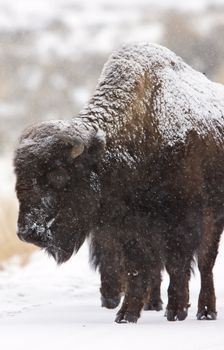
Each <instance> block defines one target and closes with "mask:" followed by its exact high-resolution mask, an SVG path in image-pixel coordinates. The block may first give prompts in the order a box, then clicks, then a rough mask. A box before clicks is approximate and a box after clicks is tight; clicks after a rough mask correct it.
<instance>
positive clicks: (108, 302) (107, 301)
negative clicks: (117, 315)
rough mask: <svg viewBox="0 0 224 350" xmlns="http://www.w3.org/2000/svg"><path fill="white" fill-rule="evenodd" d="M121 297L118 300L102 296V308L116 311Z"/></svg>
mask: <svg viewBox="0 0 224 350" xmlns="http://www.w3.org/2000/svg"><path fill="white" fill-rule="evenodd" d="M120 300H121V298H120V296H119V297H116V298H105V297H103V296H101V306H102V307H106V308H107V309H115V308H116V307H117V306H118V305H119V303H120Z"/></svg>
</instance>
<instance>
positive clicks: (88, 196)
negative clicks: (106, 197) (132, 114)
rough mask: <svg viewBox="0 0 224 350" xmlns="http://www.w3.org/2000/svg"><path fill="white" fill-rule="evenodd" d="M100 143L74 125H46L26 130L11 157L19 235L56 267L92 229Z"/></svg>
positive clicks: (96, 135)
mask: <svg viewBox="0 0 224 350" xmlns="http://www.w3.org/2000/svg"><path fill="white" fill-rule="evenodd" d="M103 146H104V140H103V138H102V137H99V132H96V131H95V130H94V129H91V130H89V129H88V128H85V127H84V126H83V125H82V124H78V123H77V122H76V123H75V122H74V121H73V122H65V121H50V122H43V123H40V124H38V125H34V126H33V127H31V128H29V129H28V130H26V131H25V132H24V134H23V135H22V137H21V139H20V143H19V145H18V148H17V150H16V154H15V161H14V163H15V172H16V178H17V181H16V193H17V197H18V200H19V217H18V236H19V238H20V239H21V240H23V241H25V242H29V243H33V244H35V245H37V246H39V247H41V248H45V249H46V251H47V252H48V253H49V254H51V255H52V256H53V257H54V258H55V260H56V261H57V262H58V263H62V262H64V261H66V260H68V259H69V258H70V257H71V255H72V253H73V252H74V251H77V250H78V249H79V248H80V246H81V245H82V243H83V242H84V240H85V238H86V236H87V235H88V233H89V231H90V230H91V227H92V224H93V221H94V217H95V214H96V211H97V208H98V201H99V196H100V188H99V183H98V173H97V172H98V169H97V164H98V161H99V157H100V154H101V151H102V149H103Z"/></svg>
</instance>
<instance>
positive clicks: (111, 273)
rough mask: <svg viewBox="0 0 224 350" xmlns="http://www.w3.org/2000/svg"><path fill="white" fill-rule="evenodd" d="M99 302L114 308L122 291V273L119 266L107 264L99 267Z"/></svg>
mask: <svg viewBox="0 0 224 350" xmlns="http://www.w3.org/2000/svg"><path fill="white" fill-rule="evenodd" d="M100 272H101V273H100V275H101V287H100V293H101V304H102V307H106V308H107V309H115V308H116V307H117V306H118V305H119V303H120V299H121V294H122V292H123V291H124V282H123V273H122V272H121V269H119V266H114V269H113V268H112V266H107V267H105V266H104V267H103V268H101V271H100Z"/></svg>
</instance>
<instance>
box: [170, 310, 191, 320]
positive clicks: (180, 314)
mask: <svg viewBox="0 0 224 350" xmlns="http://www.w3.org/2000/svg"><path fill="white" fill-rule="evenodd" d="M165 316H166V318H167V320H168V321H176V320H178V321H184V320H185V318H186V317H187V309H183V310H177V311H174V310H166V313H165Z"/></svg>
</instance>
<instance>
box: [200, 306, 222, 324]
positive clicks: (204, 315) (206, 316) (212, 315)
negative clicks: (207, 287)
mask: <svg viewBox="0 0 224 350" xmlns="http://www.w3.org/2000/svg"><path fill="white" fill-rule="evenodd" d="M216 319H217V312H216V311H208V310H207V309H206V308H205V309H204V310H201V311H198V313H197V320H200V321H201V320H216Z"/></svg>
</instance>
